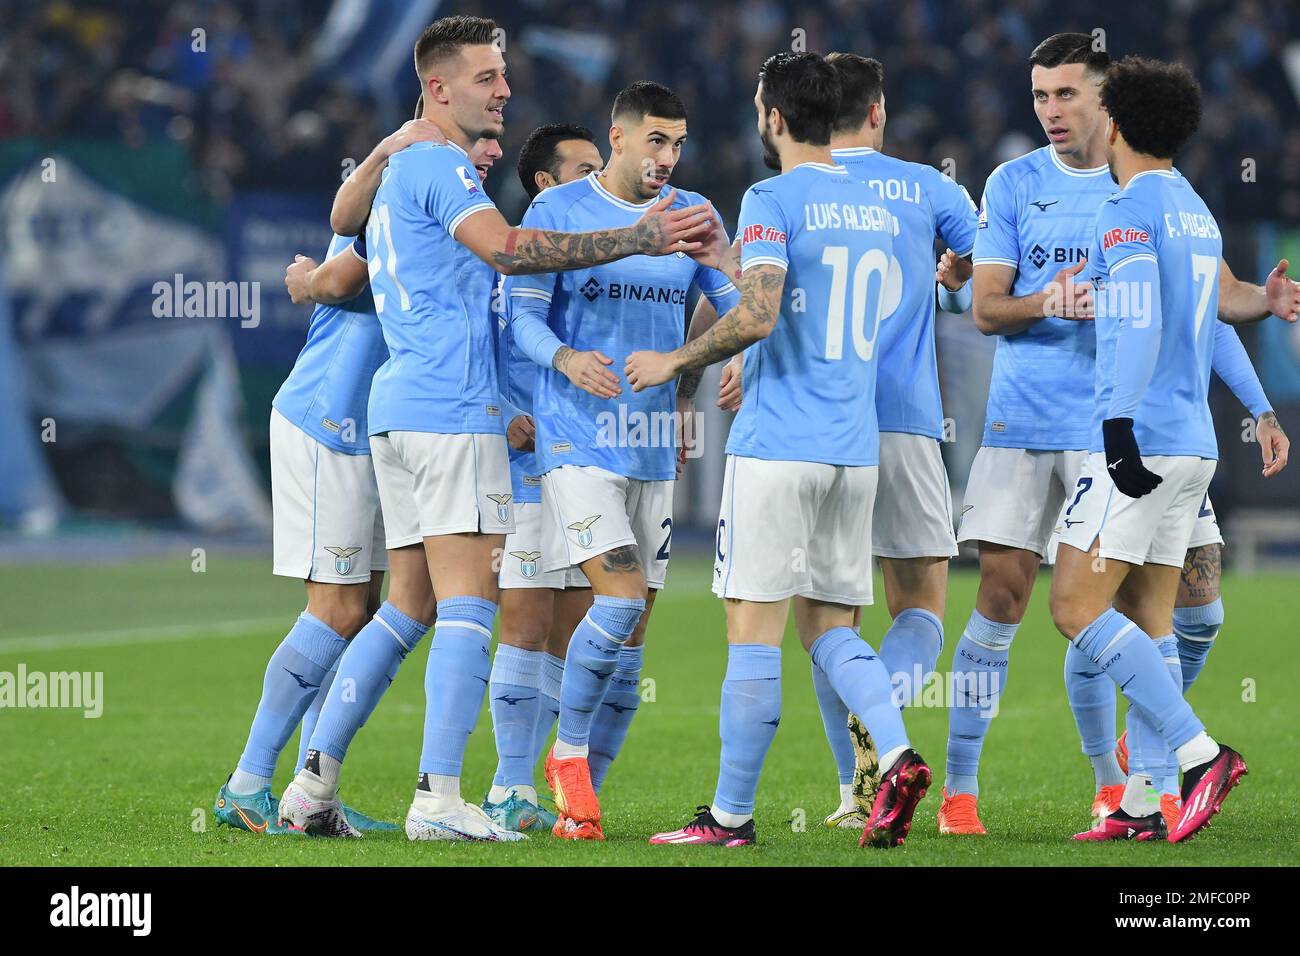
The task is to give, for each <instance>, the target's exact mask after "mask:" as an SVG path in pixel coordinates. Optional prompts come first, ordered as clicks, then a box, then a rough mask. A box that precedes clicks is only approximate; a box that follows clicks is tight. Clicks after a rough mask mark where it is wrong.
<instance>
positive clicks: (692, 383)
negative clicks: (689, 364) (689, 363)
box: [677, 368, 704, 398]
mask: <svg viewBox="0 0 1300 956" xmlns="http://www.w3.org/2000/svg"><path fill="white" fill-rule="evenodd" d="M703 375H704V369H702V368H688V369H687V370H686V371H684V372H682V374H681V375H679V376H678V377H677V397H678V398H694V397H695V393H696V392H697V391H699V388H700V379H701V377H703Z"/></svg>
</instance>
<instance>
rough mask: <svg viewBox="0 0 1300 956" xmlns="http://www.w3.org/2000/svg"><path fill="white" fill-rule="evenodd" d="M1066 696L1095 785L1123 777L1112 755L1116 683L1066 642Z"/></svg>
mask: <svg viewBox="0 0 1300 956" xmlns="http://www.w3.org/2000/svg"><path fill="white" fill-rule="evenodd" d="M1065 646H1066V651H1065V696H1066V698H1067V699H1068V700H1069V702H1070V713H1071V714H1073V715H1074V725H1075V726H1076V727H1077V728H1078V729H1079V741H1080V743H1081V744H1082V747H1083V755H1084V756H1085V757H1087V758H1088V762H1089V763H1091V764H1092V774H1093V778H1094V780H1095V782H1096V785H1097V789H1098V790H1100V789H1101V788H1102V787H1113V786H1118V785H1120V784H1122V783H1123V782H1124V780H1125V777H1124V771H1123V770H1121V769H1120V768H1119V761H1118V760H1117V759H1116V757H1115V729H1116V728H1115V685H1114V684H1113V683H1111V680H1110V678H1108V677H1107V676H1106V673H1105V672H1104V671H1103V670H1102V669H1101V668H1100V667H1098V666H1097V665H1096V664H1094V663H1093V662H1092V661H1090V660H1088V657H1087V655H1086V654H1084V653H1083V652H1082V651H1080V650H1079V649H1078V648H1077V647H1075V646H1074V644H1073V643H1072V642H1067V643H1066V645H1065Z"/></svg>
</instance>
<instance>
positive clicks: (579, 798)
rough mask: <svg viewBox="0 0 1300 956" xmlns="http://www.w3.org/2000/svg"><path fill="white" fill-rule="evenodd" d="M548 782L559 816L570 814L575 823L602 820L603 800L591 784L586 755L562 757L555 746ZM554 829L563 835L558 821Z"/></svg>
mask: <svg viewBox="0 0 1300 956" xmlns="http://www.w3.org/2000/svg"><path fill="white" fill-rule="evenodd" d="M546 783H547V785H548V786H549V787H550V788H551V793H553V794H555V806H556V809H557V810H559V813H557V814H556V816H557V817H569V818H570V819H571V820H572V821H573V822H574V823H592V824H599V823H600V801H598V800H597V799H596V790H595V788H594V787H593V786H592V785H591V768H590V767H588V766H587V758H586V757H566V758H564V759H563V760H559V759H557V758H556V756H555V750H554V748H552V749H551V752H550V753H548V754H547V755H546ZM552 832H554V833H555V835H556V836H560V835H561V833H560V831H559V822H558V821H557V823H556V829H555V830H553V831H552Z"/></svg>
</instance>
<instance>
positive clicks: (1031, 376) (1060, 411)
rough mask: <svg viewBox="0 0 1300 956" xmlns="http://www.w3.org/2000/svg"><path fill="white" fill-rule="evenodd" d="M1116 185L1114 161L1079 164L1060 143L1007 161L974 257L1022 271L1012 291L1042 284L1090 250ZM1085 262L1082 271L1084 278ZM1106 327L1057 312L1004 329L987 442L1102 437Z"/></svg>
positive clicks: (1009, 444)
mask: <svg viewBox="0 0 1300 956" xmlns="http://www.w3.org/2000/svg"><path fill="white" fill-rule="evenodd" d="M1114 191H1115V183H1114V181H1113V180H1112V179H1111V178H1110V172H1109V171H1108V170H1107V168H1106V167H1105V166H1099V167H1096V168H1094V169H1072V168H1070V167H1069V166H1066V165H1065V163H1064V162H1062V161H1061V158H1060V157H1059V156H1057V155H1056V150H1054V149H1053V148H1052V147H1051V146H1050V145H1049V146H1044V147H1042V148H1040V149H1036V150H1034V151H1033V152H1030V153H1026V154H1025V155H1024V156H1021V157H1019V158H1018V159H1013V160H1011V161H1010V162H1008V163H1003V164H1002V165H1001V166H999V167H998V168H997V169H995V170H994V171H993V172H992V174H991V175H990V176H989V180H988V182H987V183H986V184H985V186H984V196H983V199H982V201H981V203H980V214H979V228H978V230H977V231H976V235H975V255H974V257H973V261H974V263H975V264H976V265H977V266H978V265H982V264H996V265H1004V266H1010V267H1012V268H1013V269H1015V270H1016V278H1015V282H1014V283H1013V284H1012V287H1011V294H1012V295H1015V296H1022V295H1029V294H1031V293H1034V292H1038V291H1040V290H1041V289H1042V288H1043V286H1045V285H1047V283H1048V282H1050V281H1051V280H1052V277H1053V276H1055V275H1056V273H1057V272H1059V271H1060V270H1061V269H1064V268H1066V267H1068V266H1071V265H1074V264H1075V263H1077V262H1078V261H1079V260H1080V259H1082V258H1086V256H1087V255H1088V250H1089V248H1091V246H1092V230H1093V224H1094V222H1095V221H1096V216H1097V209H1098V207H1099V206H1100V205H1101V204H1102V203H1103V202H1104V201H1105V200H1106V198H1107V197H1108V196H1110V195H1112V194H1113V193H1114ZM1086 271H1087V269H1086V267H1085V269H1084V270H1083V271H1082V272H1081V273H1080V274H1079V275H1078V276H1077V277H1076V281H1084V273H1086ZM1095 360H1096V332H1095V330H1094V329H1093V324H1092V323H1091V322H1086V321H1084V322H1079V321H1074V320H1071V319H1061V318H1048V319H1043V320H1042V321H1039V322H1036V323H1034V324H1033V325H1031V326H1030V327H1029V328H1027V329H1025V330H1024V331H1023V332H1018V333H1016V334H1015V335H1002V336H998V341H997V350H996V352H995V354H994V358H993V376H992V379H991V381H990V382H989V402H988V411H987V414H986V416H985V422H984V444H985V445H993V446H995V447H999V448H1034V449H1042V450H1056V451H1065V450H1077V449H1083V448H1087V447H1088V444H1089V442H1090V441H1091V436H1092V409H1091V408H1090V407H1089V405H1088V403H1087V402H1086V401H1080V396H1085V395H1088V394H1090V393H1091V391H1092V386H1093V371H1094V364H1095Z"/></svg>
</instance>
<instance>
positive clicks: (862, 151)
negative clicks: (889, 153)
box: [831, 146, 875, 157]
mask: <svg viewBox="0 0 1300 956" xmlns="http://www.w3.org/2000/svg"><path fill="white" fill-rule="evenodd" d="M874 152H875V149H874V148H873V147H871V146H840V147H837V148H836V149H832V150H831V156H832V157H837V156H870V155H871V154H872V153H874Z"/></svg>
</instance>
